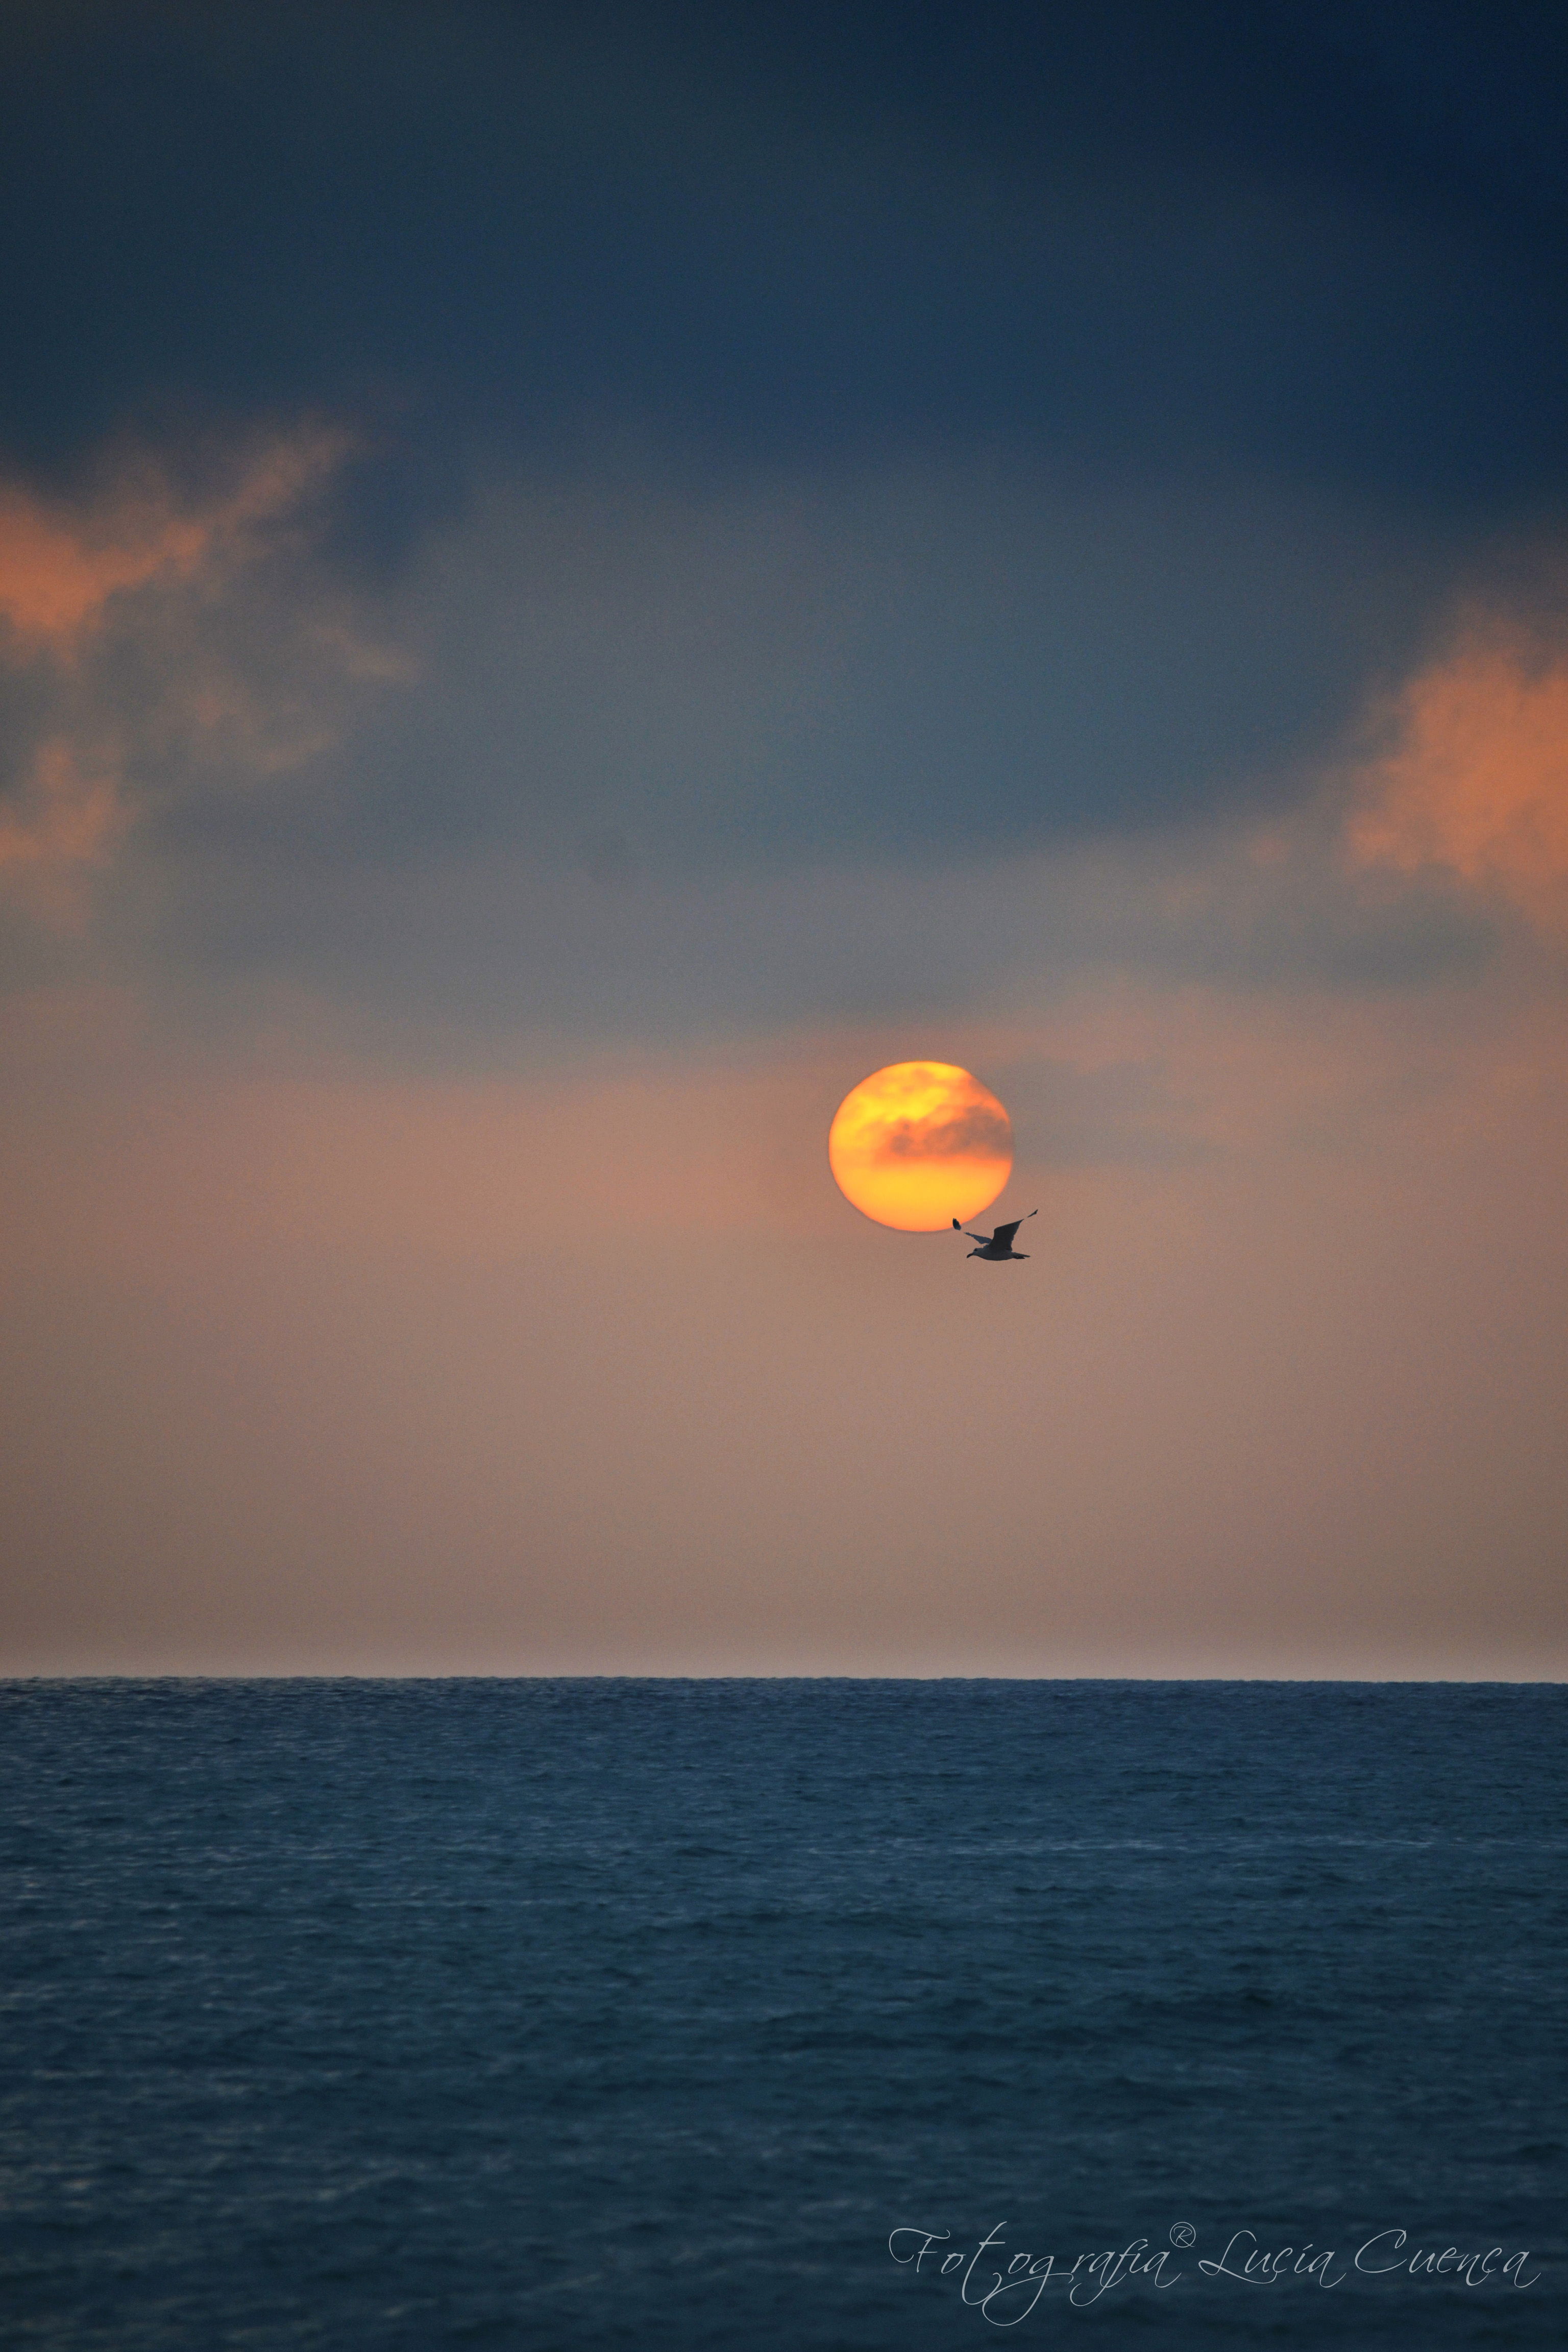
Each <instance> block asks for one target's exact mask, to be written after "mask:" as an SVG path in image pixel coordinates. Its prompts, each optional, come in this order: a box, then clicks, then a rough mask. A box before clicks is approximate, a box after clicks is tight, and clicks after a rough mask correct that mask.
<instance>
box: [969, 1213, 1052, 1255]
mask: <svg viewBox="0 0 1568 2352" xmlns="http://www.w3.org/2000/svg"><path fill="white" fill-rule="evenodd" d="M1038 1215H1039V1211H1038V1209H1031V1210H1030V1212H1029V1216H1030V1217H1037V1216H1038ZM1028 1222H1029V1219H1028V1217H1015V1218H1014V1220H1013V1222H1012V1223H1011V1224H1010V1225H998V1226H997V1228H996V1230H995V1232H994V1234H972V1233H971V1232H970V1231H969V1228H968V1227H967V1226H966V1225H961V1224H960V1223H959V1222H958V1219H957V1218H956V1217H954V1219H953V1221H952V1230H953V1232H954V1233H955V1234H963V1237H964V1239H965V1240H966V1241H971V1242H978V1243H979V1244H980V1247H979V1248H978V1249H972V1250H971V1251H970V1253H969V1255H970V1256H971V1257H985V1258H989V1259H990V1260H991V1262H992V1264H993V1265H995V1263H996V1261H997V1260H998V1259H999V1258H1005V1257H1027V1256H1028V1255H1029V1253H1028V1251H1027V1250H1016V1249H1015V1248H1014V1247H1013V1236H1014V1234H1016V1232H1017V1230H1018V1228H1019V1226H1020V1225H1025V1224H1027V1223H1028Z"/></svg>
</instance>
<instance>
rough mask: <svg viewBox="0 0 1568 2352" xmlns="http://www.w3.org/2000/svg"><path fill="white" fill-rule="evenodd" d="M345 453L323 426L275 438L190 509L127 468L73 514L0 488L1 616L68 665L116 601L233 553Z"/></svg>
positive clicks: (149, 476) (345, 444)
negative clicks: (232, 483)
mask: <svg viewBox="0 0 1568 2352" xmlns="http://www.w3.org/2000/svg"><path fill="white" fill-rule="evenodd" d="M350 446H351V444H350V441H349V438H348V436H346V435H345V434H344V433H342V432H341V431H337V430H333V429H329V428H327V427H324V426H319V425H311V426H307V427H304V428H302V429H301V430H300V431H298V432H296V433H293V434H289V435H284V436H279V437H278V438H277V439H275V440H273V441H272V442H270V443H268V445H267V446H264V447H263V448H262V449H261V450H260V451H259V452H258V454H257V455H256V456H255V457H253V458H252V459H251V461H250V463H249V464H248V465H247V467H245V468H244V469H243V471H242V473H241V476H240V478H239V480H238V483H237V486H236V487H234V488H231V489H230V490H229V491H228V492H227V493H226V495H224V496H223V497H221V498H217V499H211V500H209V501H208V502H207V503H206V504H205V506H197V507H195V509H187V508H185V507H184V506H182V504H181V503H180V501H179V500H178V499H176V497H175V494H174V490H173V488H172V487H171V485H170V484H169V482H168V480H167V479H166V478H165V477H164V476H163V474H162V473H161V472H160V471H158V470H157V469H156V468H155V467H139V468H136V469H134V470H132V472H131V473H130V474H128V475H127V476H125V477H122V478H121V480H120V481H119V482H118V483H116V485H115V486H114V487H113V488H112V489H111V490H110V491H109V492H107V493H106V494H104V495H103V496H102V497H100V499H97V500H95V501H93V502H92V503H91V504H89V505H88V506H86V507H84V508H82V509H71V508H69V507H67V506H64V505H59V504H50V503H49V502H47V501H46V500H44V499H39V498H37V497H36V496H35V495H34V494H33V493H32V492H31V491H29V490H26V489H24V488H20V487H19V486H16V485H6V486H0V618H3V619H4V620H5V621H7V622H9V624H10V626H11V629H12V631H13V632H14V633H15V636H16V640H17V641H18V644H19V647H20V649H21V650H22V651H24V652H34V651H37V650H38V649H40V648H46V647H47V649H48V650H49V651H51V652H53V653H54V654H56V655H57V656H63V657H66V658H69V656H71V655H72V654H73V653H74V652H75V651H76V649H77V646H78V645H79V641H80V639H81V637H82V636H83V635H85V634H86V633H87V632H88V631H89V630H90V629H91V628H92V626H93V625H94V624H95V623H96V622H97V621H98V620H99V619H100V615H101V614H102V612H103V608H104V606H105V605H106V604H108V602H109V600H110V597H111V596H114V595H117V594H120V593H123V592H124V591H126V590H129V589H135V588H142V587H146V586H149V585H151V584H154V583H174V582H179V581H186V580H190V579H192V578H193V577H194V576H195V574H196V573H197V572H199V571H201V570H202V569H203V567H204V566H205V565H206V564H208V563H210V562H213V561H215V560H216V559H219V558H222V557H225V556H228V555H232V554H234V553H236V552H237V551H240V550H241V549H242V547H243V543H244V541H246V539H247V535H248V534H249V533H251V532H252V531H254V530H256V529H257V528H258V526H259V525H261V524H263V523H266V522H269V521H272V520H276V519H277V518H278V517H279V516H280V515H282V514H284V513H286V512H287V511H288V509H289V508H291V507H293V506H294V505H296V504H297V503H298V501H299V500H300V499H301V498H302V497H303V496H304V495H305V493H306V492H307V491H308V490H309V489H310V488H311V487H312V486H313V485H314V484H315V483H316V482H317V481H318V480H319V479H320V478H321V477H322V476H323V475H325V474H327V473H328V472H330V471H331V468H332V467H334V466H336V465H337V464H339V463H340V462H341V461H342V458H343V457H344V456H345V455H346V454H347V452H348V449H349V447H350Z"/></svg>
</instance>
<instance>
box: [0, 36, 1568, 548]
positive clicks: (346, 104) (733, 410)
mask: <svg viewBox="0 0 1568 2352" xmlns="http://www.w3.org/2000/svg"><path fill="white" fill-rule="evenodd" d="M4 44H5V52H4V73H3V75H0V156H3V158H4V164H3V169H4V173H5V217H6V220H7V223H8V225H9V226H8V234H7V247H8V254H7V264H6V279H7V286H6V296H5V343H6V354H5V357H6V364H5V371H4V383H3V389H0V434H3V436H4V439H5V444H6V445H7V446H8V447H9V449H10V450H11V452H12V453H13V455H14V456H15V457H20V458H22V459H23V460H25V461H26V462H29V463H32V464H39V465H42V464H51V465H56V466H58V465H60V464H62V463H67V462H68V460H69V458H70V457H71V456H72V455H73V454H74V453H75V452H76V451H78V450H79V448H80V446H82V444H83V443H84V442H90V441H93V440H95V439H96V438H97V437H98V436H101V435H102V434H103V433H104V432H105V431H106V430H109V429H112V428H114V427H116V426H118V425H121V424H122V423H123V421H124V419H125V418H126V417H127V416H128V415H142V416H151V417H154V418H155V417H156V416H158V415H160V413H163V414H167V413H168V412H169V411H170V410H171V409H178V408H182V407H184V408H185V409H187V410H188V411H194V412H195V413H196V414H197V415H201V414H204V413H205V412H208V411H216V412H217V413H220V414H224V413H232V412H233V411H236V410H242V411H243V410H248V409H251V408H253V407H255V406H257V405H258V404H268V403H271V404H297V403H300V402H306V401H315V402H323V403H329V404H367V403H369V404H382V405H384V407H386V408H388V409H395V410H396V411H397V412H398V413H399V414H400V415H404V416H405V418H409V419H411V420H412V421H411V422H410V423H409V425H408V428H407V429H408V431H409V434H410V436H411V437H412V438H413V439H414V440H415V441H416V442H419V441H421V440H424V441H427V442H429V443H431V444H436V443H438V442H439V439H440V437H441V434H442V430H443V428H444V427H445V426H449V425H451V424H452V423H454V422H456V421H458V420H461V421H464V422H467V423H470V424H473V423H479V424H483V425H486V426H488V427H493V428H495V429H498V430H500V431H503V432H505V433H506V434H507V435H509V436H514V437H515V438H517V439H518V440H519V441H521V442H524V443H531V444H537V443H539V442H541V441H543V442H546V443H549V442H552V441H557V440H558V439H559V437H560V436H571V435H572V434H573V433H574V432H576V431H581V430H582V429H583V427H584V425H585V424H590V423H591V424H592V425H595V427H602V425H604V423H605V419H606V418H615V419H617V420H625V419H629V420H635V421H636V422H637V423H638V424H641V425H650V426H652V427H654V428H656V429H657V430H658V431H659V432H660V433H661V434H665V435H668V436H672V437H674V438H678V439H682V440H686V441H689V442H691V443H695V444H696V445H698V446H700V447H702V448H704V449H705V450H709V451H713V452H725V453H731V454H732V455H734V456H735V457H739V458H742V459H743V458H748V457H751V458H754V457H757V456H759V455H769V454H773V453H778V452H781V451H789V452H805V453H810V454H812V455H814V456H825V455H827V454H830V453H837V452H841V451H846V450H851V451H853V450H860V449H863V448H864V447H865V446H868V444H869V445H885V444H886V443H887V442H888V441H889V439H900V438H907V439H913V440H916V441H919V442H921V443H922V444H926V443H931V442H938V443H946V444H952V443H957V444H961V445H967V444H969V443H971V442H973V441H974V440H975V439H977V438H978V439H984V438H986V437H987V436H996V435H1002V436H1006V437H1007V438H1009V439H1010V440H1016V439H1020V438H1021V439H1025V440H1027V441H1028V442H1030V443H1032V444H1034V445H1036V446H1039V447H1040V448H1041V449H1043V450H1046V451H1047V452H1049V453H1050V455H1051V456H1052V457H1054V458H1057V459H1058V460H1066V461H1068V462H1074V463H1078V464H1081V465H1082V466H1084V467H1089V468H1094V469H1106V470H1110V471H1120V470H1121V469H1124V468H1127V467H1138V466H1141V465H1147V464H1150V463H1157V462H1167V461H1169V460H1170V459H1171V458H1172V457H1176V456H1186V457H1200V458H1203V457H1213V456H1215V454H1216V453H1218V454H1220V455H1222V456H1223V457H1225V458H1226V461H1227V462H1233V461H1235V460H1236V459H1237V458H1238V457H1245V458H1246V459H1247V460H1248V461H1250V462H1253V463H1256V464H1257V465H1259V466H1265V467H1271V468H1279V469H1281V470H1283V471H1285V472H1287V473H1289V474H1290V475H1292V476H1295V477H1299V478H1308V479H1311V480H1315V481H1321V482H1331V483H1333V484H1335V485H1342V486H1347V487H1349V488H1352V489H1354V490H1355V491H1356V492H1358V493H1360V494H1364V495H1369V496H1374V497H1378V498H1382V499H1389V500H1391V501H1395V502H1397V501H1402V500H1405V501H1434V502H1436V504H1438V505H1439V506H1441V507H1442V508H1444V509H1453V510H1456V511H1467V512H1469V511H1474V512H1479V513H1481V514H1485V515H1489V516H1497V517H1509V518H1511V517H1513V516H1515V515H1517V513H1518V512H1519V511H1520V510H1521V509H1523V510H1531V509H1536V508H1538V507H1539V505H1540V504H1541V503H1542V501H1548V502H1550V501H1555V500H1556V499H1560V498H1561V496H1562V494H1563V489H1564V488H1565V487H1568V436H1564V434H1563V429H1562V416H1563V392H1564V359H1565V356H1568V333H1565V329H1568V163H1565V161H1564V158H1565V157H1568V122H1565V121H1564V91H1565V89H1568V70H1565V68H1568V20H1565V19H1564V18H1563V14H1562V12H1561V10H1559V9H1555V8H1552V7H1547V6H1542V7H1530V6H1523V5H1512V6H1509V7H1506V8H1481V7H1456V6H1451V5H1450V6H1445V5H1433V0H1426V5H1422V6H1420V7H1418V8H1417V7H1399V6H1389V5H1383V6H1373V7H1370V8H1368V7H1351V6H1335V5H1323V0H1315V5H1271V6H1269V5H1265V6H1260V5H1257V0H1249V5H1208V6H1184V7H1170V6H1163V5H1127V0H1110V5H1100V6H1097V7H1095V8H1092V9H1084V8H1081V7H1078V6H1052V5H1032V6H1029V5H1016V0H993V5H984V6H977V5H935V4H933V0H928V5H919V0H916V5H907V0H906V5H897V6H875V5H869V6H868V5H855V0H848V5H836V6H828V7H814V6H810V5H790V6H785V7H780V6H768V5H749V6H747V7H746V8H743V9H731V8H725V9H704V8H698V7H691V6H682V5H663V6H658V7H651V8H649V7H642V8H639V7H623V8H617V7H614V6H596V7H574V6H557V5H531V6H522V7H512V6H506V5H469V6H465V5H443V6H439V7H434V6H392V5H388V6H361V5H338V6H327V7H318V8H300V9H296V8H292V7H289V6H287V5H284V6H267V7H264V8H247V7H246V6H244V5H228V6H225V7H223V8H219V9H213V8H202V7H192V8H188V9H187V8H179V7H167V8H160V7H157V6H155V5H146V0H140V5H135V6H131V7H110V8H85V9H73V8H71V7H70V6H68V5H57V6H52V7H50V8H48V9H47V10H44V9H40V10H38V11H37V12H32V13H29V12H27V11H23V12H22V13H21V15H20V16H18V15H17V13H16V11H15V10H14V11H12V12H11V15H10V17H9V20H8V30H7V31H6V33H5V36H4Z"/></svg>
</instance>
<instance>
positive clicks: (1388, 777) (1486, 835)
mask: <svg viewBox="0 0 1568 2352" xmlns="http://www.w3.org/2000/svg"><path fill="white" fill-rule="evenodd" d="M1396 726H1397V733H1398V740H1397V742H1396V744H1395V747H1394V750H1393V751H1391V752H1389V753H1388V755H1387V756H1386V757H1385V758H1384V759H1381V760H1379V761H1376V762H1375V763H1374V764H1373V765H1372V766H1371V767H1370V768H1369V769H1367V770H1366V771H1365V772H1363V777H1362V779H1361V798H1360V805H1359V806H1358V807H1357V808H1356V810H1355V811H1354V813H1353V814H1352V817H1351V819H1350V821H1349V824H1348V826H1347V832H1346V840H1347V844H1348V847H1349V850H1350V854H1351V856H1352V860H1353V861H1354V862H1355V863H1356V864H1358V865H1360V866H1368V867H1377V866H1383V867H1391V868H1392V869H1393V870H1394V872H1395V873H1397V874H1401V875H1406V876H1420V875H1432V874H1447V875H1450V876H1453V877H1457V878H1458V880H1459V881H1460V882H1462V883H1464V884H1467V885H1468V886H1470V887H1473V888H1475V889H1476V890H1479V891H1481V892H1484V893H1487V894H1489V895H1492V896H1495V897H1499V898H1503V899H1505V900H1507V901H1509V902H1510V903H1511V904H1512V905H1514V906H1516V907H1518V908H1521V910H1522V911H1523V912H1524V913H1525V914H1526V915H1527V916H1529V917H1530V918H1531V920H1532V921H1534V922H1536V923H1539V924H1540V925H1542V927H1543V928H1545V929H1552V930H1562V929H1564V928H1568V658H1565V657H1564V656H1562V655H1561V654H1558V655H1555V656H1550V655H1545V654H1543V653H1542V651H1541V649H1540V648H1539V647H1535V646H1531V645H1530V644H1529V643H1528V642H1527V641H1525V640H1523V639H1522V638H1520V637H1517V636H1510V635H1502V634H1500V633H1497V632H1493V633H1490V634H1482V635H1472V636H1471V637H1470V638H1469V639H1468V641H1467V642H1466V643H1464V644H1463V645H1461V646H1460V647H1459V648H1458V650H1457V651H1456V652H1455V653H1454V654H1452V655H1451V656H1449V657H1448V658H1447V660H1445V661H1443V662H1440V663H1438V664H1436V665H1435V666H1434V667H1431V668H1429V669H1426V670H1424V671H1423V672H1422V673H1421V675H1420V676H1419V677H1415V678H1413V679H1412V680H1411V681H1410V683H1409V685H1408V686H1407V687H1406V688H1405V690H1404V692H1403V694H1402V695H1401V697H1400V698H1399V701H1398V705H1397V709H1396Z"/></svg>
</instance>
